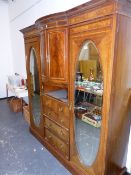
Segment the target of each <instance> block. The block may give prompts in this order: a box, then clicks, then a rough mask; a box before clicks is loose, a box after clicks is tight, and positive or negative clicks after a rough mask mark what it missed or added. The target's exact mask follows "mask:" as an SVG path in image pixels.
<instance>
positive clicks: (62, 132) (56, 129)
mask: <svg viewBox="0 0 131 175" xmlns="http://www.w3.org/2000/svg"><path fill="white" fill-rule="evenodd" d="M45 126H46V127H47V128H48V129H49V130H50V131H51V132H53V133H54V134H55V135H57V136H58V137H59V138H61V139H62V140H63V141H64V142H65V143H66V144H69V133H68V131H67V130H66V129H64V128H62V127H60V126H58V125H57V124H55V123H54V122H52V121H51V120H49V119H47V118H46V117H45Z"/></svg>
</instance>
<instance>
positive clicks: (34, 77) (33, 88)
mask: <svg viewBox="0 0 131 175" xmlns="http://www.w3.org/2000/svg"><path fill="white" fill-rule="evenodd" d="M30 95H31V103H32V115H33V119H34V123H35V125H36V126H39V124H40V117H41V113H40V87H39V72H38V65H37V58H36V54H35V50H34V49H33V48H32V49H31V53H30Z"/></svg>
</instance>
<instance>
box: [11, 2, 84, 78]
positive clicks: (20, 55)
mask: <svg viewBox="0 0 131 175" xmlns="http://www.w3.org/2000/svg"><path fill="white" fill-rule="evenodd" d="M84 2H87V0H75V1H74V0H67V1H66V3H65V1H64V0H53V1H51V0H50V1H49V0H28V1H26V0H19V1H17V0H15V1H13V2H12V1H9V13H10V25H11V36H12V47H13V48H12V49H13V57H14V60H13V65H14V71H15V72H17V73H19V74H22V75H24V76H25V75H26V69H25V55H24V44H23V43H24V41H23V35H22V34H21V33H20V32H19V30H20V29H22V28H24V27H27V26H29V25H32V24H33V23H34V22H35V20H37V19H38V18H39V17H42V16H44V15H47V14H51V13H55V12H60V11H64V10H67V9H69V8H72V7H74V6H76V5H79V4H82V3H84Z"/></svg>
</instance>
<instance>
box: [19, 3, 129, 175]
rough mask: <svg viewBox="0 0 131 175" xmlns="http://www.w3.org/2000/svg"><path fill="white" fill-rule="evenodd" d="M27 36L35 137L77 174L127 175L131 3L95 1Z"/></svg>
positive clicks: (43, 21)
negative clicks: (125, 174)
mask: <svg viewBox="0 0 131 175" xmlns="http://www.w3.org/2000/svg"><path fill="white" fill-rule="evenodd" d="M21 32H22V33H23V34H24V39H25V52H26V58H27V61H26V67H27V75H28V90H29V99H30V100H29V103H30V114H31V119H30V120H31V124H30V131H31V133H32V134H33V135H34V136H35V137H36V138H38V140H39V141H40V142H41V143H42V144H43V145H44V146H45V147H46V148H47V149H48V150H49V151H50V152H51V153H52V154H53V155H54V156H55V157H56V158H57V159H58V160H59V161H60V162H61V163H62V164H63V165H64V166H65V167H66V168H67V169H68V170H69V171H70V172H71V173H72V174H74V175H123V174H124V173H125V172H126V156H127V155H126V154H127V146H128V139H129V133H130V125H131V117H130V116H131V76H130V74H131V69H130V68H131V59H130V58H131V37H130V36H131V2H130V1H129V0H91V1H89V2H87V3H85V4H82V5H80V6H77V7H75V8H73V9H70V10H67V11H65V12H60V13H55V14H51V15H48V16H44V17H42V18H40V19H38V20H37V21H36V22H35V24H34V25H32V26H30V27H27V28H25V29H22V30H21ZM32 48H33V50H32ZM36 87H37V88H36ZM38 89H39V90H38Z"/></svg>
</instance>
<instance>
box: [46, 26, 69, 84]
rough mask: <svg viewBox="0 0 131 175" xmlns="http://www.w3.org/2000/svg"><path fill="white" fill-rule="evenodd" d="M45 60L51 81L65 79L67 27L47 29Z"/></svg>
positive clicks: (66, 69) (66, 67) (66, 71)
mask: <svg viewBox="0 0 131 175" xmlns="http://www.w3.org/2000/svg"><path fill="white" fill-rule="evenodd" d="M47 61H48V63H49V78H50V80H52V81H55V80H57V81H67V73H68V66H67V29H57V30H48V31H47Z"/></svg>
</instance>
